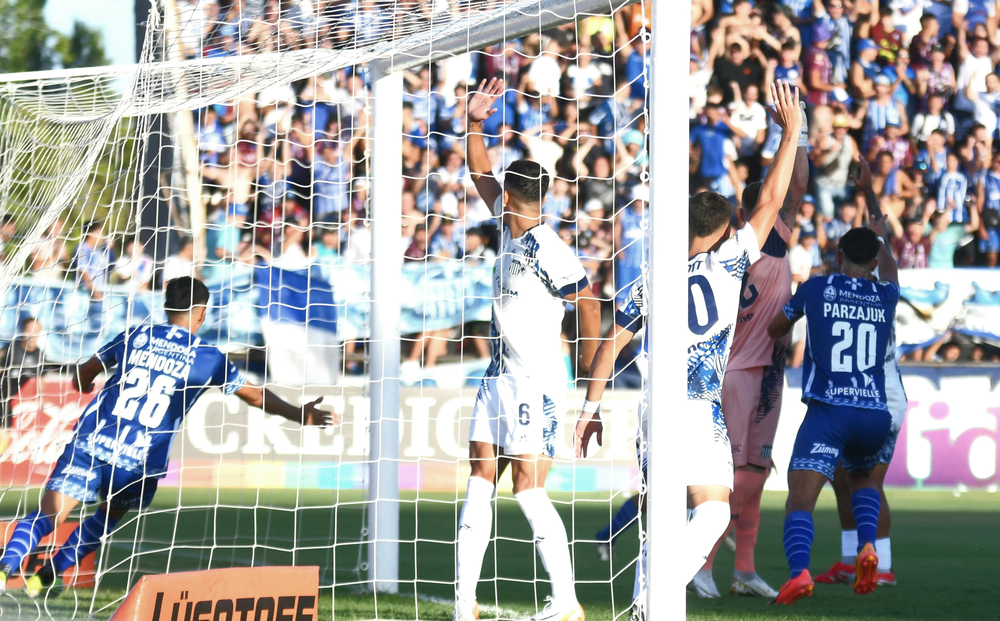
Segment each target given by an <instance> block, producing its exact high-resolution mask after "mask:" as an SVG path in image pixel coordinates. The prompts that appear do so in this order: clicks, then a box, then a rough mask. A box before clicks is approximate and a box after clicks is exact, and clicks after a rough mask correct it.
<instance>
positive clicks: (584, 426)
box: [576, 412, 604, 459]
mask: <svg viewBox="0 0 1000 621" xmlns="http://www.w3.org/2000/svg"><path fill="white" fill-rule="evenodd" d="M595 433H596V434H597V446H601V445H602V444H603V442H604V423H603V422H601V414H600V412H594V413H593V414H591V413H590V412H581V413H580V420H578V421H577V422H576V457H577V459H582V458H584V457H586V456H587V447H588V446H590V438H591V437H592V436H593V435H594V434H595Z"/></svg>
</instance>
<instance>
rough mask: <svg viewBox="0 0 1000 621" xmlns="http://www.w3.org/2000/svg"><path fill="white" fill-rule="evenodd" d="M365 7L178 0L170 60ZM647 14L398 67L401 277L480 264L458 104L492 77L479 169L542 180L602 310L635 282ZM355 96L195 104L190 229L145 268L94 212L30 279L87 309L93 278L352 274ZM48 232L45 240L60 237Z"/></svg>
mask: <svg viewBox="0 0 1000 621" xmlns="http://www.w3.org/2000/svg"><path fill="white" fill-rule="evenodd" d="M369 4H372V3H363V2H359V3H357V5H354V4H348V3H343V2H329V1H328V2H312V3H311V4H310V3H304V2H278V1H277V0H267V1H264V0H259V1H256V2H254V1H247V0H242V3H239V2H236V0H231V1H227V0H219V1H218V2H216V1H214V0H199V1H197V2H195V1H193V0H179V1H178V13H179V15H178V18H179V19H178V22H179V24H180V25H181V28H182V30H183V33H182V36H181V39H180V40H181V41H182V42H184V43H185V46H184V47H183V50H182V51H183V53H184V54H185V55H186V57H188V58H197V57H206V58H212V57H219V56H225V55H229V54H246V53H256V52H259V51H280V50H283V49H297V48H301V47H308V46H309V45H310V44H311V43H310V41H312V44H315V39H314V38H315V35H316V32H317V30H316V29H317V28H320V29H322V28H323V24H326V26H328V27H329V28H331V29H332V30H330V29H328V30H327V31H324V32H325V33H326V34H324V35H323V36H322V37H320V39H322V40H323V41H324V43H322V45H327V43H326V41H329V40H330V39H331V38H334V39H335V38H337V37H334V36H333V35H331V34H330V33H331V32H339V31H338V30H337V29H343V28H346V29H347V30H346V31H345V32H344V33H342V36H340V35H338V36H340V38H341V39H344V40H347V39H350V38H351V37H356V36H358V30H357V28H356V27H355V28H354V29H353V30H352V29H351V28H348V26H346V25H345V24H347V23H348V22H349V21H350V20H346V21H345V18H344V16H345V15H346V14H347V13H349V11H348V9H349V8H350V7H355V9H356V11H358V12H363V11H364V10H365V9H366V7H367V8H371V7H369V6H368V5H369ZM423 4H424V5H427V6H429V5H428V4H427V3H423ZM241 6H242V12H241V11H240V7H241ZM345 7H347V8H345ZM345 11H347V12H345ZM650 13H651V6H650V5H649V3H645V12H644V11H643V8H642V6H639V5H635V6H630V7H626V8H624V9H622V10H620V11H618V12H617V13H616V14H615V16H614V17H588V18H586V19H583V20H581V21H580V22H579V23H576V24H569V25H566V26H564V27H561V28H557V29H553V30H549V31H545V32H543V33H540V34H535V35H529V36H527V37H524V38H522V39H518V40H514V41H509V42H507V43H506V44H504V45H496V46H492V47H489V48H486V49H484V50H481V51H477V52H473V53H469V54H464V55H459V56H454V57H451V58H448V59H445V60H443V61H440V62H436V63H432V64H428V65H423V66H419V67H417V68H414V69H412V70H410V71H406V72H405V73H404V80H405V82H404V89H405V92H404V103H403V126H402V128H401V131H402V136H403V140H402V170H403V193H402V196H401V197H400V200H401V203H402V205H401V206H402V212H403V220H402V223H401V226H402V231H401V232H402V237H403V243H402V247H401V249H400V252H401V253H402V255H403V258H404V271H406V270H417V271H419V270H427V269H433V265H434V264H438V263H445V262H452V263H460V264H462V265H465V266H466V267H467V269H477V268H478V269H484V270H489V269H490V268H491V267H492V263H493V259H494V258H495V255H496V252H497V248H498V244H499V227H498V220H497V219H496V218H495V217H494V216H493V215H492V214H491V210H490V206H487V205H486V204H485V203H484V202H483V201H482V200H481V199H480V198H479V196H478V195H477V193H476V190H475V186H474V185H473V184H472V182H471V179H470V177H469V174H468V170H467V168H466V150H465V131H466V125H467V120H466V111H465V106H466V102H467V98H468V96H469V93H470V90H474V89H475V88H476V86H477V85H478V84H479V82H480V81H481V80H483V79H485V78H490V77H493V76H498V77H502V78H503V79H504V81H505V83H506V87H507V90H506V92H505V94H504V96H503V98H502V99H501V100H500V101H498V106H499V107H500V108H501V109H500V110H499V111H498V113H496V114H495V115H493V116H492V117H491V118H490V119H489V120H488V121H487V122H486V126H485V131H486V133H487V134H488V142H489V154H490V157H491V159H492V160H493V161H494V163H495V165H494V168H495V170H496V171H501V170H502V169H503V168H504V167H505V166H506V165H507V164H509V163H510V162H511V161H513V160H515V159H518V158H522V157H524V158H531V159H533V160H536V161H538V162H539V163H541V164H542V165H543V167H544V168H545V169H546V170H547V171H548V172H549V175H550V180H551V183H550V186H549V187H550V189H549V193H548V196H547V197H546V200H545V202H544V206H543V209H544V217H545V221H546V223H547V224H549V225H550V226H552V227H553V228H555V229H556V230H557V231H558V234H559V236H560V238H561V239H563V240H564V241H565V242H566V244H567V245H570V246H572V247H574V248H575V249H576V250H577V252H578V253H579V255H580V257H581V258H582V259H583V261H584V264H585V266H586V267H587V269H588V271H589V274H588V276H589V278H590V281H591V282H592V283H594V285H593V286H594V289H595V293H596V294H597V296H598V297H599V298H602V299H604V300H606V303H605V310H606V311H607V312H608V313H610V311H612V310H613V308H614V304H615V302H616V300H620V299H622V298H624V296H625V295H626V294H627V292H628V289H629V287H630V285H631V283H632V282H634V281H635V280H636V279H637V278H638V277H639V274H640V270H641V265H642V263H643V259H644V253H645V248H646V246H647V245H646V242H645V241H644V239H645V231H646V226H645V223H644V214H645V213H646V211H645V210H646V207H647V205H648V200H649V191H648V185H647V184H645V183H644V179H645V177H644V171H645V169H646V166H647V164H648V146H647V144H646V136H645V131H646V117H645V102H646V84H645V74H644V72H645V69H646V67H647V66H648V61H649V45H648V37H647V38H646V39H644V38H643V34H642V33H643V30H644V29H646V31H647V32H648V29H649V27H650V17H651V15H650ZM248 16H253V17H252V18H248ZM324 16H326V17H324ZM327 18H329V19H327ZM317 24H318V25H317ZM327 35H329V36H327ZM310 37H313V39H311V38H310ZM644 41H645V42H644ZM191 42H197V44H191ZM371 103H372V95H371V80H370V75H369V72H368V68H367V67H366V66H352V67H346V68H343V69H339V70H336V71H331V72H329V73H326V74H323V75H318V76H315V77H310V78H307V79H303V80H300V81H298V82H294V83H292V84H286V85H279V86H275V87H272V88H268V89H265V90H264V91H262V92H259V93H256V94H254V95H250V96H247V97H244V98H243V99H241V100H240V101H234V102H230V103H227V104H220V105H214V106H209V107H206V108H203V109H201V110H198V111H196V112H195V113H194V125H195V139H196V142H197V145H198V148H199V171H198V172H199V177H200V181H201V188H202V199H203V202H204V206H205V211H206V217H207V230H206V234H205V235H204V236H199V235H195V236H193V238H192V237H189V236H187V235H183V234H182V235H174V236H173V238H172V239H171V240H170V242H169V251H168V253H167V257H166V258H165V259H160V260H155V259H154V258H153V255H154V254H155V253H154V252H152V251H151V249H150V248H147V247H145V246H144V243H143V242H144V241H146V243H147V244H152V243H153V241H152V240H149V239H148V238H147V237H146V236H145V235H139V236H135V237H132V236H127V237H122V236H121V235H119V234H116V233H115V232H114V231H112V230H110V229H112V228H115V227H113V226H111V224H110V223H104V222H101V221H96V220H95V221H93V222H90V223H87V224H86V225H84V226H83V227H82V230H80V231H78V232H76V233H74V235H77V236H78V240H79V241H77V239H72V240H71V241H70V243H69V244H65V243H60V245H59V248H54V247H53V248H45V249H42V250H39V251H38V252H36V253H35V256H34V257H33V260H32V264H31V266H30V270H29V271H30V272H31V273H32V274H35V275H36V276H42V275H43V274H44V276H45V277H46V278H48V279H51V280H53V281H57V280H60V279H63V278H66V279H75V282H76V283H77V285H78V286H79V287H80V288H81V289H82V290H83V291H85V292H87V293H88V294H89V295H90V296H91V297H92V299H95V300H99V299H100V298H101V296H102V292H104V291H105V290H106V288H107V287H109V286H113V285H121V286H127V287H129V290H130V291H136V292H140V291H150V290H156V289H158V288H159V287H161V286H162V285H163V283H165V282H166V281H167V280H169V279H170V278H173V277H175V276H178V275H184V274H190V275H194V276H198V277H201V278H204V279H206V280H209V281H210V280H212V279H224V278H226V277H227V275H231V274H232V269H233V266H238V265H246V266H253V265H262V264H270V265H274V266H276V267H280V268H282V269H292V270H300V269H305V268H308V267H310V266H313V265H317V264H318V265H321V266H328V267H330V268H332V269H333V271H332V272H328V273H332V274H336V273H338V272H337V270H343V269H352V268H358V269H363V268H364V266H365V265H366V264H367V263H368V262H369V261H370V260H371V246H372V239H371V223H370V220H369V217H370V212H369V209H370V204H369V198H370V189H371V188H370V183H371V182H372V176H371V171H370V170H369V164H370V161H371V160H370V150H371V143H370V141H369V138H370V135H371V115H370V106H371ZM61 227H62V223H56V225H54V229H59V230H55V231H52V234H51V235H49V236H48V239H50V240H57V239H60V240H63V238H65V237H66V235H63V236H62V237H59V233H60V231H61V230H62V229H61ZM179 228H183V227H179ZM2 233H3V229H2V227H0V234H2ZM74 235H70V237H74ZM63 241H65V240H63ZM197 242H202V243H203V244H204V245H203V247H199V245H198V244H197ZM53 243H54V242H53ZM332 284H333V286H334V288H336V287H337V285H338V283H337V282H336V281H335V282H333V283H332ZM567 317H568V318H570V317H571V315H567ZM572 323H573V321H572V320H571V319H568V321H567V334H568V336H567V338H570V336H569V335H571V334H572V331H573V330H574V329H575V328H574V326H573V325H571V324H572ZM488 337H489V326H488V324H487V325H485V326H483V325H479V324H478V323H476V322H474V323H468V324H466V325H464V326H463V325H460V326H457V327H455V328H454V329H447V330H438V331H428V332H425V333H422V334H415V335H413V334H411V335H407V338H408V340H409V341H410V342H411V343H412V345H410V346H409V347H404V350H405V351H404V355H405V357H406V358H407V360H406V361H404V362H407V363H408V364H410V365H413V364H418V365H421V366H424V367H427V366H433V365H434V364H435V363H436V361H437V360H438V359H439V358H441V357H442V356H449V355H451V356H452V357H453V358H454V356H455V355H456V354H458V355H461V356H463V357H465V358H483V357H488V355H489V343H488V341H489V338H488ZM357 347H358V344H356V343H352V342H348V343H347V344H346V359H348V361H349V363H348V368H349V369H350V368H352V367H353V368H355V369H360V366H359V365H357V364H354V365H352V364H350V360H351V359H354V360H357V357H354V358H352V356H355V353H354V352H355V351H356V350H357ZM357 351H359V350H357Z"/></svg>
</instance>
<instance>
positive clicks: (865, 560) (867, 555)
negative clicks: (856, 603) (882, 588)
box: [854, 543, 878, 595]
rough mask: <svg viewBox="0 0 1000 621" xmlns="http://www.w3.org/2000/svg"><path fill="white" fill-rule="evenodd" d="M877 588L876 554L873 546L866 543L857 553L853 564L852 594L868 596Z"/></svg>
mask: <svg viewBox="0 0 1000 621" xmlns="http://www.w3.org/2000/svg"><path fill="white" fill-rule="evenodd" d="M876 586H878V554H876V553H875V546H873V545H872V544H870V543H866V544H865V547H864V548H862V549H861V551H860V552H858V559H857V560H856V561H855V562H854V592H855V593H857V594H858V595H868V594H869V593H871V592H872V591H874V590H875V587H876Z"/></svg>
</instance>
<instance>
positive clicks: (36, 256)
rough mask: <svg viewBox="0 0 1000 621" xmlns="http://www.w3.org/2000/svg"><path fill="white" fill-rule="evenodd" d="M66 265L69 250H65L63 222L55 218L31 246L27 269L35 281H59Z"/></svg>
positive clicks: (0, 251)
mask: <svg viewBox="0 0 1000 621" xmlns="http://www.w3.org/2000/svg"><path fill="white" fill-rule="evenodd" d="M0 222H2V220H0ZM2 230H3V225H2V224H0V231H2ZM0 236H2V233H0ZM0 255H2V250H0ZM67 265H69V252H68V251H67V250H66V238H65V236H64V233H63V222H62V220H60V219H58V218H57V219H56V220H55V221H54V222H52V225H51V226H49V228H48V230H47V231H45V235H44V236H43V237H42V239H40V240H39V241H38V243H37V244H36V245H35V246H34V248H32V250H31V257H30V260H29V263H28V271H29V272H30V273H31V276H32V278H34V279H35V280H36V281H45V282H59V281H61V280H63V278H64V277H65V270H66V266H67Z"/></svg>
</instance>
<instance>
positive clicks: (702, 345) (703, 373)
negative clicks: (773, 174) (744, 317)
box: [687, 223, 760, 408]
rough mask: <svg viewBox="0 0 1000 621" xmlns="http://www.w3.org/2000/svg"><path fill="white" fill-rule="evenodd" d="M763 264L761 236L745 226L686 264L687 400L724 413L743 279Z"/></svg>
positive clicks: (747, 225) (748, 225) (748, 226)
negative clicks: (757, 264) (724, 389)
mask: <svg viewBox="0 0 1000 621" xmlns="http://www.w3.org/2000/svg"><path fill="white" fill-rule="evenodd" d="M759 258H760V244H759V243H758V241H757V234H756V233H754V230H753V227H752V226H750V224H749V223H747V224H746V225H745V226H744V227H743V228H742V229H740V230H739V231H737V232H736V235H734V236H732V237H730V238H729V239H728V240H726V241H725V242H723V244H722V245H721V246H719V249H718V250H715V251H714V252H703V253H701V254H696V255H695V256H693V257H691V258H690V259H688V340H687V344H688V349H687V352H688V399H698V400H701V401H711V402H713V403H716V404H717V405H719V406H720V408H721V405H722V376H723V375H724V374H725V372H726V363H727V362H728V361H729V349H730V347H732V344H733V330H734V329H735V327H736V316H737V314H738V312H739V307H740V293H741V292H742V290H743V275H744V274H746V272H747V270H748V269H749V268H750V266H751V265H752V264H753V263H755V262H756V261H757V259H759Z"/></svg>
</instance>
